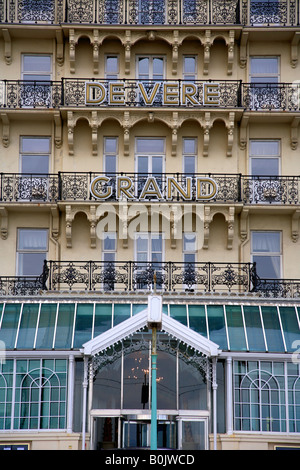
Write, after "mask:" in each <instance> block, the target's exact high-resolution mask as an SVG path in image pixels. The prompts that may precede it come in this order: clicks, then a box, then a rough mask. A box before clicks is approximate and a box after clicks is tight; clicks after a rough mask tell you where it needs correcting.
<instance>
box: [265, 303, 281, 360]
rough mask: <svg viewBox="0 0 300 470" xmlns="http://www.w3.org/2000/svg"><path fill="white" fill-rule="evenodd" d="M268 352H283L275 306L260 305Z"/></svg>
mask: <svg viewBox="0 0 300 470" xmlns="http://www.w3.org/2000/svg"><path fill="white" fill-rule="evenodd" d="M261 311H262V316H263V322H264V327H265V333H266V339H267V345H268V351H269V352H284V345H283V340H282V334H281V330H280V323H279V319H278V314H277V308H276V307H261Z"/></svg>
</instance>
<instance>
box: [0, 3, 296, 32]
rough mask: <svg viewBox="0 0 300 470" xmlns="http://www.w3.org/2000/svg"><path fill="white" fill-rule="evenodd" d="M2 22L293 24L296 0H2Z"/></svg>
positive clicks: (164, 24) (196, 24) (0, 11)
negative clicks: (262, 0)
mask: <svg viewBox="0 0 300 470" xmlns="http://www.w3.org/2000/svg"><path fill="white" fill-rule="evenodd" d="M0 22H1V23H6V24H7V23H8V24H9V23H12V24H43V25H52V24H55V25H59V24H61V25H64V24H66V25H68V24H71V25H92V26H94V25H97V24H98V25H103V26H105V25H108V26H109V25H124V26H125V25H126V26H127V27H128V26H130V27H131V26H144V25H145V26H148V25H156V26H174V25H178V26H180V25H181V26H189V25H195V26H199V25H200V26H202V25H203V26H205V25H213V26H214V25H216V26H222V25H223V26H225V25H230V26H232V25H239V26H251V27H256V26H271V27H274V26H275V27H276V26H296V25H299V0H279V1H272V0H266V1H264V2H260V1H255V0H254V1H252V0H130V1H129V0H0Z"/></svg>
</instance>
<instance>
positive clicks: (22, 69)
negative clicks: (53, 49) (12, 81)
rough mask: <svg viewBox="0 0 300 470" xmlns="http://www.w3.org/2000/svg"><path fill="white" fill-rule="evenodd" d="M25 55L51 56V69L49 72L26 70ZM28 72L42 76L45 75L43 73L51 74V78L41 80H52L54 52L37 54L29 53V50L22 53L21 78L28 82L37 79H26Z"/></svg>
mask: <svg viewBox="0 0 300 470" xmlns="http://www.w3.org/2000/svg"><path fill="white" fill-rule="evenodd" d="M25 57H49V58H50V70H49V71H47V72H41V71H37V70H36V71H34V70H32V71H30V72H29V71H26V72H25V71H24V59H25ZM26 74H30V75H35V74H36V75H40V76H43V75H45V76H46V75H47V76H49V78H47V79H45V80H41V81H42V82H46V83H49V82H51V80H52V75H53V56H52V54H38V53H37V54H35V53H29V52H25V53H23V54H21V80H23V81H28V82H33V81H35V80H32V79H26V78H25V77H26ZM36 80H37V81H38V80H40V79H36Z"/></svg>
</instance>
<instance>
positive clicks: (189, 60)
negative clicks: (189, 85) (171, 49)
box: [183, 57, 196, 74]
mask: <svg viewBox="0 0 300 470" xmlns="http://www.w3.org/2000/svg"><path fill="white" fill-rule="evenodd" d="M183 70H184V73H185V74H195V73H196V58H195V57H184V58H183Z"/></svg>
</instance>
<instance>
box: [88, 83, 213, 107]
mask: <svg viewBox="0 0 300 470" xmlns="http://www.w3.org/2000/svg"><path fill="white" fill-rule="evenodd" d="M133 89H136V90H137V92H138V93H137V94H136V102H139V103H140V104H141V101H142V102H143V103H144V105H146V106H151V105H152V104H154V103H157V102H158V99H159V100H160V104H161V106H170V105H172V106H180V105H183V106H186V105H189V106H191V105H193V106H219V104H220V90H219V83H200V84H196V83H193V82H181V81H163V82H153V83H151V85H149V83H147V85H146V84H145V83H144V82H139V81H137V82H134V85H132V84H129V85H127V84H126V83H125V82H123V81H112V82H106V81H105V82H103V83H101V82H88V81H86V82H85V104H86V105H95V106H96V105H101V104H102V103H108V105H112V106H113V105H119V106H122V105H126V103H127V102H128V101H130V102H132V100H128V99H127V96H126V93H127V92H128V93H130V92H132V90H133ZM200 97H201V98H200ZM200 101H201V102H200Z"/></svg>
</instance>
